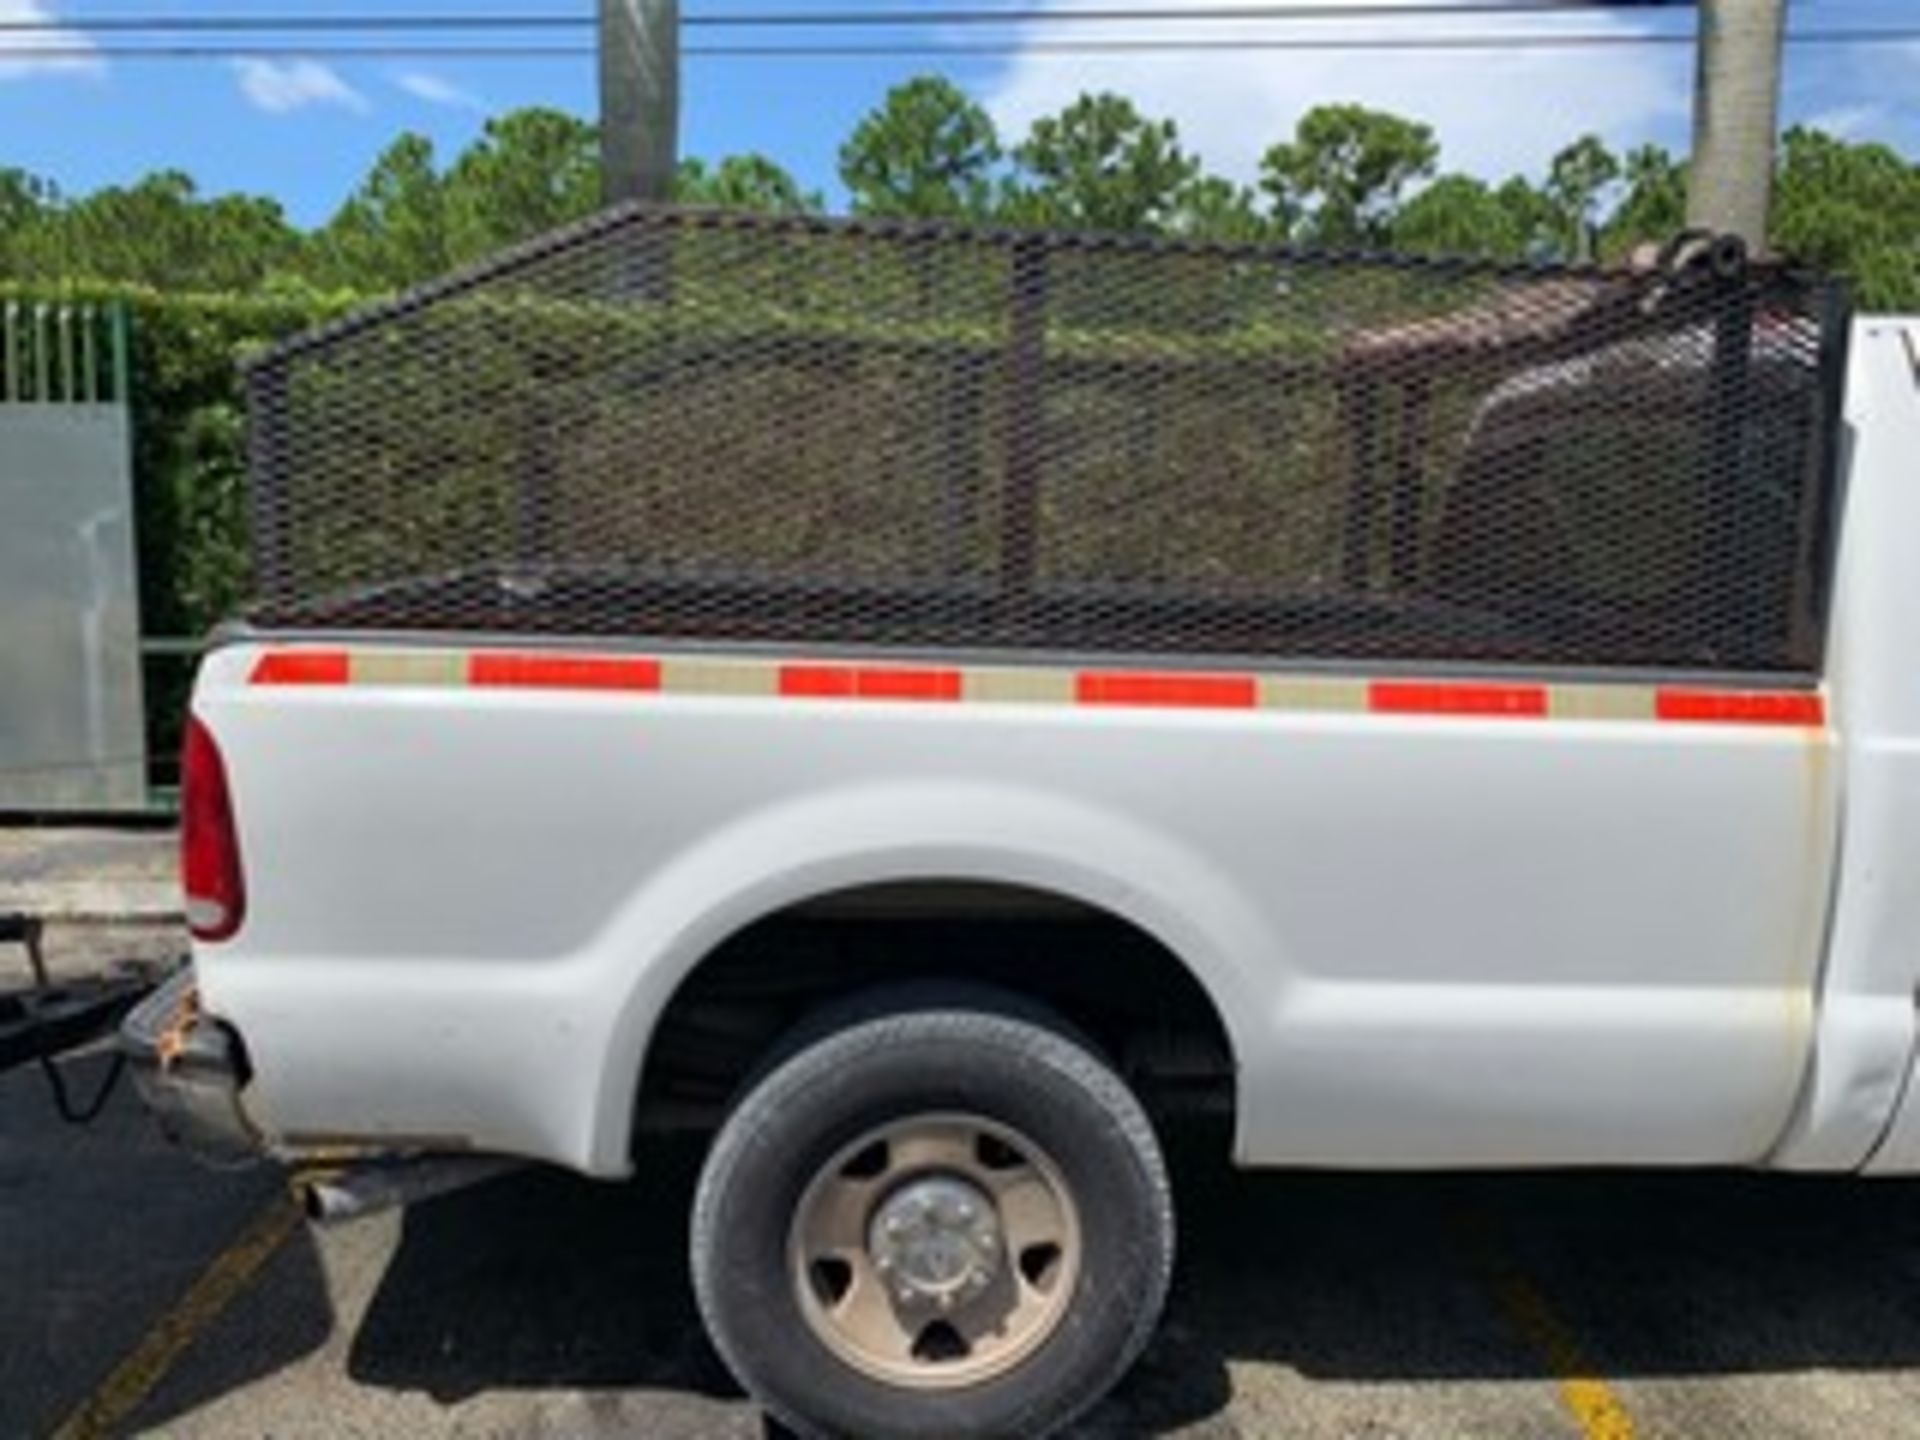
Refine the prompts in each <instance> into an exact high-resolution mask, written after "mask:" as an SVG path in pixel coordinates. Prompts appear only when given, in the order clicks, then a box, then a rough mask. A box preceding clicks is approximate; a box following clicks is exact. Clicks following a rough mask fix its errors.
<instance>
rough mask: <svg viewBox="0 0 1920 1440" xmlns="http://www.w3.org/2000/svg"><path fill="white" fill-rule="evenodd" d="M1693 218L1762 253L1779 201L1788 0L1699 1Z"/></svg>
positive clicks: (1690, 203) (1690, 207) (1691, 187)
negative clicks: (1777, 148) (1778, 139)
mask: <svg viewBox="0 0 1920 1440" xmlns="http://www.w3.org/2000/svg"><path fill="white" fill-rule="evenodd" d="M1699 6H1700V47H1699V51H1700V61H1699V70H1698V74H1697V78H1696V81H1695V87H1694V96H1693V169H1692V172H1691V178H1690V179H1689V181H1688V185H1687V224H1688V225H1689V226H1691V227H1693V228H1695V229H1700V230H1710V231H1712V232H1713V233H1715V234H1717V235H1738V236H1739V237H1740V238H1741V239H1743V240H1745V241H1746V242H1747V249H1748V250H1749V251H1751V252H1752V253H1754V254H1759V253H1760V252H1762V251H1763V250H1765V249H1766V245H1767V212H1768V210H1769V208H1770V207H1771V205H1772V202H1773V156H1774V136H1775V133H1776V131H1777V130H1778V127H1779V110H1780V57H1781V41H1782V37H1783V34H1784V31H1785V29H1786V22H1787V0H1699Z"/></svg>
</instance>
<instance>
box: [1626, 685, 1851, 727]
mask: <svg viewBox="0 0 1920 1440" xmlns="http://www.w3.org/2000/svg"><path fill="white" fill-rule="evenodd" d="M1654 714H1655V715H1656V716H1657V717H1658V718H1660V719H1662V720H1682V721H1696V722H1700V721H1704V722H1709V723H1714V722H1717V723H1721V724H1731V725H1824V724H1826V722H1827V706H1826V702H1825V701H1824V700H1823V699H1822V698H1821V697H1820V695H1819V694H1818V693H1817V692H1813V691H1800V690H1785V691H1782V690H1699V689H1693V690H1676V689H1665V688H1663V689H1662V690H1661V691H1660V692H1659V693H1658V694H1657V695H1656V696H1655V697H1654Z"/></svg>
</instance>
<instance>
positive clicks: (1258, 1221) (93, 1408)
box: [0, 846, 1920, 1440]
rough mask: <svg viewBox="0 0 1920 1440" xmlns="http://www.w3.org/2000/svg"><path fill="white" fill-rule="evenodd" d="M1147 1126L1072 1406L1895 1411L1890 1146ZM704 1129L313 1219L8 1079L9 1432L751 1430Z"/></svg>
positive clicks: (3, 1242) (1, 1202) (1910, 1423)
mask: <svg viewBox="0 0 1920 1440" xmlns="http://www.w3.org/2000/svg"><path fill="white" fill-rule="evenodd" d="M4 859H5V849H4V847H3V846H0V860H4ZM0 868H4V867H0ZM0 878H4V876H0ZM166 938H167V937H166V936H165V935H164V934H162V935H159V936H152V935H150V936H148V937H146V940H145V942H144V943H146V944H149V945H150V946H153V947H155V948H157V949H164V942H165V940H166ZM73 943H74V944H76V945H77V944H81V943H83V942H82V941H81V940H77V939H76V940H74V941H73ZM84 943H91V942H84ZM8 963H9V962H8V960H7V957H5V956H0V983H4V981H5V980H6V979H9V978H17V977H12V976H10V975H9V972H8V970H7V965H8ZM68 963H72V962H71V959H70V957H69V961H68ZM75 1063H76V1064H77V1065H78V1067H79V1070H78V1073H76V1074H75V1076H74V1077H73V1078H74V1079H75V1081H76V1083H77V1086H78V1087H79V1088H84V1086H85V1084H86V1082H87V1081H88V1080H89V1079H92V1078H97V1077H98V1076H99V1074H100V1073H101V1067H102V1066H103V1064H104V1060H103V1058H102V1057H98V1056H95V1057H91V1058H85V1059H82V1060H80V1061H78V1062H75ZM1174 1161H1175V1169H1176V1180H1177V1196H1178V1203H1179V1206H1180V1219H1181V1247H1182V1255H1181V1264H1180V1273H1179V1277H1178V1280H1177V1282H1176V1287H1175V1292H1174V1295H1173V1298H1172V1301H1171V1304H1170V1307H1169V1312H1168V1316H1167V1320H1166V1323H1165V1325H1164V1326H1163V1327H1162V1330H1161V1332H1160V1334H1159V1337H1158V1338H1157V1339H1156V1341H1155V1342H1154V1344H1153V1346H1152V1348H1151V1349H1150V1350H1149V1352H1148V1354H1147V1356H1146V1358H1145V1360H1144V1361H1143V1363H1142V1364H1141V1365H1140V1367H1139V1368H1138V1369H1137V1370H1136V1372H1135V1373H1134V1374H1133V1375H1132V1376H1131V1377H1130V1378H1129V1379H1128V1380H1127V1382H1126V1383H1125V1384H1124V1385H1123V1386H1122V1387H1121V1389H1120V1390H1119V1391H1118V1392H1117V1393H1116V1395H1115V1396H1114V1397H1113V1398H1112V1399H1111V1400H1109V1401H1108V1402H1107V1403H1106V1404H1104V1405H1103V1406H1102V1407H1100V1409H1099V1410H1098V1411H1097V1412H1096V1413H1095V1414H1094V1415H1093V1416H1092V1417H1091V1418H1090V1419H1089V1420H1088V1422H1087V1423H1086V1424H1085V1425H1084V1426H1083V1427H1082V1431H1081V1434H1082V1436H1083V1437H1113V1440H1118V1437H1132V1436H1142V1435H1176V1436H1183V1437H1207V1440H1215V1437H1262V1440H1264V1437H1293V1436H1301V1437H1328V1440H1334V1437H1339V1440H1396V1437H1405V1440H1415V1437H1455V1436H1473V1437H1508V1436H1512V1437H1533V1436H1544V1437H1552V1436H1575V1437H1581V1436H1584V1437H1592V1440H1601V1437H1604V1440H1625V1437H1629V1436H1636V1435H1638V1436H1675V1437H1702V1440H1739V1437H1749V1436H1750V1437H1768V1440H1773V1437H1783V1436H1807V1437H1829V1436H1831V1437H1841V1436H1845V1437H1855V1436H1869V1435H1870V1436H1876V1437H1877V1436H1904V1435H1913V1436H1917V1437H1920V1187H1917V1186H1916V1185H1915V1184H1914V1183H1912V1182H1905V1181H1879V1182H1866V1181H1856V1180H1849V1179H1797V1178H1786V1177H1768V1176H1755V1175H1740V1174H1671V1175H1659V1174H1637V1175H1629V1174H1617V1173H1616V1174H1608V1173H1594V1174H1559V1175H1502V1176H1477V1177H1476V1176H1454V1177H1445V1176H1442V1177H1435V1176H1356V1175H1321V1174H1310V1173H1272V1174H1261V1175H1248V1174H1240V1173H1236V1172H1234V1171H1233V1170H1232V1169H1231V1168H1230V1167H1228V1166H1227V1165H1226V1164H1225V1163H1224V1162H1223V1161H1222V1159H1221V1158H1220V1155H1219V1152H1218V1148H1217V1146H1215V1145H1213V1144H1210V1143H1205V1142H1197V1143H1191V1144H1185V1145H1178V1146H1176V1147H1175V1149H1174ZM697 1163H698V1155H697V1153H696V1151H694V1150H693V1149H692V1148H691V1147H689V1146H687V1145H685V1144H679V1145H663V1146H659V1147H656V1148H654V1149H652V1150H650V1151H649V1152H648V1153H647V1154H646V1156H645V1157H644V1163H643V1166H642V1173H641V1175H640V1176H639V1177H638V1178H637V1179H636V1180H635V1181H633V1182H632V1183H630V1184H625V1185H617V1186H615V1185H602V1184H595V1183H591V1182H588V1181H585V1180H580V1179H577V1178H574V1177H571V1176H566V1175H561V1174H557V1173H552V1172H546V1171H524V1172H520V1173H517V1174H513V1175H509V1176H507V1177H504V1178H502V1179H498V1180H495V1181H492V1182H490V1183H488V1184H486V1185H483V1186H480V1187H476V1188H474V1189H471V1190H468V1191H464V1192H460V1193H457V1194H454V1195H450V1196H446V1197H443V1198H440V1199H437V1200H433V1201H428V1202H425V1203H423V1204H420V1205H417V1206H415V1207H413V1208H411V1209H409V1210H407V1211H405V1212H394V1213H388V1214H386V1215H382V1216H377V1217H373V1218H370V1219H367V1220H364V1221H360V1222H356V1223H354V1224H351V1225H348V1226H344V1227H341V1228H337V1229H332V1230H327V1231H313V1230H310V1229H308V1228H307V1227H306V1226H305V1224H304V1223H303V1222H300V1221H299V1220H298V1219H297V1218H296V1217H295V1216H294V1215H293V1213H292V1211H291V1210H290V1208H289V1207H288V1206H287V1203H286V1201H285V1198H284V1194H283V1190H282V1187H281V1183H280V1178H279V1176H278V1175H277V1174H275V1173H274V1172H272V1171H271V1170H269V1169H264V1168H261V1169H254V1170H250V1171H244V1172H238V1173H224V1174H223V1173H217V1172H212V1171H207V1170H204V1169H201V1168H199V1167H198V1166H196V1165H194V1164H193V1163H192V1162H190V1161H188V1160H186V1159H185V1158H184V1157H182V1156H180V1155H178V1154H176V1153H173V1152H171V1151H170V1150H169V1149H168V1148H167V1147H166V1146H165V1145H164V1143H163V1142H161V1141H160V1140H159V1139H158V1137H157V1136H156V1135H154V1133H153V1132H152V1130H151V1128H150V1127H149V1126H148V1125H147V1124H146V1123H145V1120H144V1117H143V1116H141V1115H140V1114H139V1113H138V1107H137V1105H136V1104H135V1103H134V1101H133V1098H132V1096H131V1094H130V1093H127V1092H124V1091H123V1092H122V1093H120V1094H118V1095H117V1096H116V1097H115V1100H114V1101H113V1103H111V1104H110V1105H109V1106H108V1108H107V1110H106V1111H105V1113H104V1114H103V1116H102V1117H101V1119H100V1121H99V1122H97V1123H96V1124H95V1125H93V1126H92V1127H89V1128H86V1129H74V1128H71V1127H68V1126H65V1125H63V1124H62V1123H61V1122H60V1121H59V1120H58V1119H57V1118H56V1117H55V1115H54V1114H53V1110H52V1107H51V1106H50V1105H49V1103H48V1101H47V1096H46V1091H45V1085H44V1082H43V1080H42V1078H41V1077H40V1076H39V1075H38V1074H37V1073H35V1072H33V1071H32V1070H23V1071H16V1072H14V1073H13V1074H11V1075H9V1076H6V1077H0V1437H11V1436H16V1435H21V1436H41V1435H55V1434H58V1435H62V1436H66V1437H75V1436H84V1435H110V1434H136V1433H155V1434H166V1435H170V1436H180V1437H192V1440H204V1437H261V1436H276V1437H293V1436H408V1437H430V1436H439V1435H448V1436H451V1435H460V1436H498V1437H503V1440H504V1437H546V1436H563V1435H564V1436H569V1437H574V1436H642V1437H651V1440H681V1437H689V1440H691V1437H702V1440H704V1437H716V1440H726V1437H734V1436H741V1437H756V1436H765V1435H767V1434H768V1433H769V1432H768V1429H767V1427H766V1425H765V1423H764V1422H763V1420H762V1418H761V1417H760V1416H759V1414H758V1413H757V1412H756V1411H755V1409H754V1407H752V1406H751V1405H750V1404H749V1403H748V1402H747V1401H745V1400H744V1399H743V1398H742V1397H741V1396H740V1395H739V1394H738V1392H737V1391H736V1389H735V1388H734V1387H733V1385H732V1383H731V1382H730V1380H729V1379H728V1378H727V1376H726V1374H725V1372H724V1370H723V1369H722V1368H721V1366H720V1365H719V1363H718V1361H717V1360H716V1359H715V1358H714V1356H713V1353H712V1351H711V1350H710V1348H709V1347H708V1345H707V1343H706V1341H705V1340H704V1338H703V1337H702V1335H701V1333H700V1328H699V1325H698V1322H697V1318H696V1316H695V1313H694V1308H693V1302H692V1297H691V1293H690V1290H689V1285H688V1280H687V1273H686V1263H685V1258H684V1236H685V1216H686V1206H687V1200H688V1195H689V1192H690V1189H691V1185H692V1180H693V1175H694V1172H695V1169H696V1167H697Z"/></svg>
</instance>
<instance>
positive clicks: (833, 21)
mask: <svg viewBox="0 0 1920 1440" xmlns="http://www.w3.org/2000/svg"><path fill="white" fill-rule="evenodd" d="M1694 7H1695V0H1645V3H1642V4H1640V5H1637V6H1623V5H1621V4H1620V3H1619V0H1432V3H1427V4H1422V3H1417V0H1416V3H1404V0H1378V3H1365V4H1351V5H1339V4H1291V5H1246V6H1231V5H1208V6H1193V7H1187V6H1175V7H1167V6H1134V7H1115V6H1103V7H1097V8H1080V9H1072V10H1052V9H1046V8H1035V7H1032V6H1026V7H1009V8H1005V9H992V8H987V9H950V10H940V9H930V10H901V9H873V10H813V11H807V10H757V11H738V12H733V13H726V12H711V13H695V14H691V15H684V16H682V17H681V20H680V24H681V26H682V28H684V29H734V30H747V29H752V30H768V29H823V28H827V29H837V28H847V27H861V28H867V29H891V28H900V27H905V26H920V27H926V26H954V25H987V26H995V25H1042V24H1044V25H1055V24H1062V23H1066V24H1074V23H1081V24H1084V23H1097V24H1113V23H1116V22H1124V23H1129V24H1130V23H1134V22H1141V23H1146V24H1164V23H1177V24H1217V23H1220V22H1229V23H1245V22H1249V21H1252V22H1258V23H1271V22H1275V21H1279V22H1292V21H1307V20H1313V21H1346V22H1352V21H1356V20H1365V19H1371V18H1381V17H1384V18H1389V19H1414V18H1431V17H1434V16H1457V15H1478V16H1494V15H1576V14H1592V13H1595V12H1604V11H1618V10H1621V9H1626V8H1631V9H1640V10H1647V11H1659V10H1666V11H1687V12H1690V11H1692V10H1693V9H1694ZM597 23H598V21H597V19H596V17H594V16H591V15H575V14H560V13H556V12H553V11H518V12H516V11H499V12H493V13H478V12H458V13H438V14H436V13H421V14H411V15H408V14H398V15H396V14H392V13H385V14H315V15H294V14H280V15H241V14H228V15H218V14H216V15H166V14H159V15H82V16H75V17H73V18H71V19H65V20H56V19H31V20H23V19H0V32H5V33H10V34H59V33H62V32H65V33H70V34H139V33H144V32H148V31H162V30H167V31H179V32H182V33H191V32H197V31H231V32H235V33H246V32H274V31H298V32H308V31H311V32H314V33H322V32H328V31H355V30H360V31H396V30H397V31H405V30H588V29H592V28H593V27H594V26H595V25H596V24H597Z"/></svg>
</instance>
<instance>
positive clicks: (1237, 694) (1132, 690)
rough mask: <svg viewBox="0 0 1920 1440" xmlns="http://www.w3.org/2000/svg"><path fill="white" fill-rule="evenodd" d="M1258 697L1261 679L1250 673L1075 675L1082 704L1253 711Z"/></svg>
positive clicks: (1096, 672) (1101, 672) (1108, 672)
mask: <svg viewBox="0 0 1920 1440" xmlns="http://www.w3.org/2000/svg"><path fill="white" fill-rule="evenodd" d="M1259 698H1260V686H1259V682H1258V681H1256V680H1255V679H1254V677H1253V676H1251V675H1187V674H1183V673H1181V672H1179V671H1177V670H1176V671H1142V670H1129V671H1117V670H1083V671H1081V672H1080V673H1079V674H1078V675H1077V676H1075V677H1074V699H1075V700H1077V701H1079V703H1080V704H1082V705H1144V706H1148V707H1154V708H1157V707H1162V706H1172V707H1176V708H1194V709H1200V710H1251V709H1253V708H1254V706H1255V705H1257V704H1258V703H1259Z"/></svg>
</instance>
